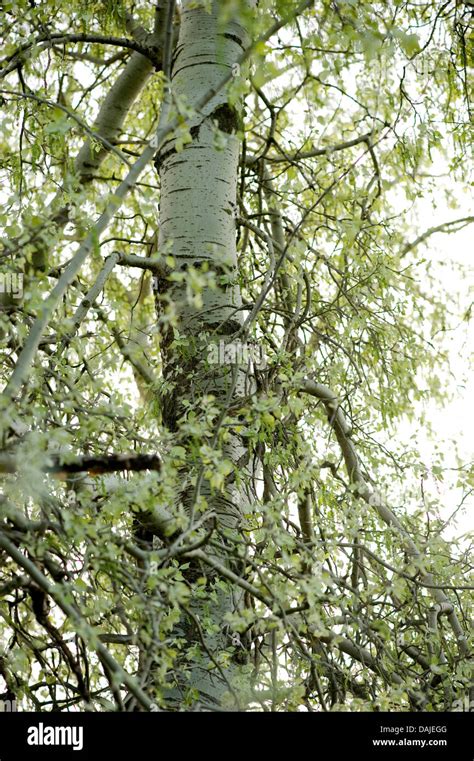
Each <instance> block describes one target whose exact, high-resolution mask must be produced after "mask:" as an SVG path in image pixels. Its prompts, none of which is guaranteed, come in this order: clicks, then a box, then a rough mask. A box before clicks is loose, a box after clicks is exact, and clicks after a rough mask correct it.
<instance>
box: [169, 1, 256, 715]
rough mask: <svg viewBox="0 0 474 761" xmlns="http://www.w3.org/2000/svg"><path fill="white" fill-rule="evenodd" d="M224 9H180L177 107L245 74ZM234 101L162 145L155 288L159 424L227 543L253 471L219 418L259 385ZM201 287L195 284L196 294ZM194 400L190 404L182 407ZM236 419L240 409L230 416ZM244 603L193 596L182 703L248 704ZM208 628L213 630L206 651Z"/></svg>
mask: <svg viewBox="0 0 474 761" xmlns="http://www.w3.org/2000/svg"><path fill="white" fill-rule="evenodd" d="M249 5H250V3H249ZM221 15H222V14H220V13H219V4H218V3H214V4H213V6H212V8H211V10H210V12H207V11H206V10H204V9H203V8H195V7H194V8H193V3H192V2H185V3H184V4H183V12H182V19H181V27H180V35H179V40H178V45H177V48H176V52H175V58H174V61H173V69H172V86H171V92H172V99H173V102H178V103H190V102H193V101H196V99H197V98H199V97H200V96H201V95H203V94H204V93H205V92H207V91H209V89H210V87H212V86H213V85H215V84H217V83H218V82H219V80H220V79H222V77H223V75H224V74H225V73H227V72H228V69H229V67H233V70H234V71H236V72H237V71H238V67H237V66H235V64H236V62H237V60H238V58H239V56H240V55H241V54H242V51H243V50H244V49H245V47H246V46H247V44H248V40H247V35H246V31H245V26H244V23H243V22H242V19H239V20H236V19H235V17H234V18H233V20H231V21H227V22H226V23H225V24H223V23H222V22H221V20H220V18H219V17H220V16H221ZM227 98H228V95H227V92H226V91H225V90H224V91H222V92H220V93H219V94H217V95H216V96H215V97H214V98H213V99H212V100H211V101H210V102H209V103H208V105H207V106H206V107H205V109H203V112H201V113H198V114H195V115H193V116H192V117H191V119H189V120H188V125H189V128H190V137H191V142H188V143H186V144H185V145H184V148H183V149H182V150H180V146H179V145H178V144H177V141H176V137H175V138H173V139H172V140H170V141H168V142H167V143H166V144H165V145H164V146H163V148H162V150H161V151H160V155H159V157H158V159H157V162H156V166H157V169H158V171H159V175H160V181H161V197H160V228H159V244H158V245H159V250H160V251H161V252H164V253H165V252H167V253H168V254H170V255H172V261H173V264H172V266H171V268H170V272H169V274H168V276H167V277H160V278H158V280H157V281H156V282H155V285H156V288H155V293H156V303H157V308H158V314H159V325H160V334H161V342H162V343H161V348H162V356H163V376H164V379H165V392H164V394H163V405H162V406H163V422H164V424H165V425H166V427H167V428H168V430H169V431H170V432H172V433H173V434H174V437H175V440H176V443H179V444H180V445H181V446H184V448H185V450H186V467H185V468H184V469H183V471H182V483H183V488H182V491H181V494H180V500H179V502H180V506H181V509H182V510H183V512H184V513H185V515H186V516H187V518H188V520H189V519H190V521H191V522H192V521H194V520H196V519H197V518H200V517H201V514H200V513H201V512H202V511H203V510H205V511H206V512H210V513H213V514H214V515H215V516H216V518H215V521H216V523H215V532H214V535H213V536H214V537H216V538H218V540H219V541H220V543H221V544H222V543H224V542H226V543H227V545H228V547H229V548H230V547H231V545H232V537H233V536H237V535H238V531H239V528H240V525H241V522H242V518H243V515H244V514H245V513H247V512H248V511H249V509H251V504H252V477H251V473H250V468H249V465H248V459H249V457H248V452H247V448H246V447H245V446H244V444H243V442H242V439H241V437H240V436H239V435H238V433H237V432H236V431H235V428H232V426H226V427H225V436H224V435H222V434H223V430H224V429H223V428H222V427H221V425H222V422H223V418H224V416H225V415H228V414H229V411H230V410H231V409H232V408H235V407H236V406H238V404H239V399H240V400H242V399H243V398H244V397H245V396H248V395H249V393H251V392H252V384H251V378H250V373H249V368H248V367H247V366H246V365H245V364H244V363H242V362H241V363H240V364H239V362H238V361H236V362H234V361H232V346H229V344H231V345H232V337H233V336H235V334H236V332H237V331H238V330H239V329H240V327H241V325H242V323H243V314H242V309H241V306H242V304H241V294H240V288H239V285H238V273H237V251H236V228H235V209H236V192H237V170H238V163H239V139H238V137H237V135H236V132H237V129H238V125H239V121H240V118H241V114H240V108H241V106H240V104H233V105H229V103H228V100H227ZM193 284H197V287H196V288H194V289H193ZM224 346H225V347H227V348H226V349H224ZM226 352H227V353H226ZM227 359H229V360H230V363H229V364H227V362H226V360H227ZM234 359H235V357H234ZM237 360H238V358H237ZM211 396H212V398H213V401H212V406H213V408H214V413H213V422H212V425H211V426H209V425H207V426H206V424H205V422H204V420H205V408H206V406H208V405H207V403H208V402H209V398H210V397H211ZM186 401H188V402H190V406H185V402H186ZM192 415H194V416H196V420H198V421H199V425H201V430H202V432H203V433H202V435H195V434H194V433H192V432H190V430H189V427H188V426H187V423H189V422H190V420H191V416H192ZM235 420H236V416H235V415H234V423H235ZM185 421H187V422H185ZM202 443H205V444H206V445H207V447H208V448H209V449H211V450H212V451H213V452H214V453H215V458H217V459H215V460H214V463H213V464H212V463H211V464H210V466H209V467H208V466H207V465H205V464H203V462H204V461H203V452H202V448H201V449H200V445H201V444H202ZM223 461H225V462H223ZM220 463H221V464H220ZM213 468H214V470H213ZM219 468H221V469H222V470H221V472H222V473H223V476H222V479H223V482H222V484H220V483H218V481H219V477H217V485H216V481H215V477H216V474H217V473H219ZM242 474H243V477H242ZM237 476H239V477H237ZM213 477H214V480H213ZM176 507H177V509H179V506H178V505H177V506H176ZM224 535H225V536H224ZM206 551H207V552H208V553H209V554H210V555H212V556H213V557H214V558H216V559H219V560H220V562H223V563H225V564H226V565H227V566H229V567H230V566H232V568H233V569H234V570H236V568H237V570H242V569H241V563H239V562H236V561H235V560H234V561H231V560H230V558H229V555H230V552H231V550H230V549H229V551H227V552H226V550H223V549H221V548H219V547H216V546H215V545H213V547H212V549H211V547H210V546H208V547H207V548H206ZM239 566H240V568H239ZM203 574H206V575H207V576H208V577H209V568H202V567H198V566H197V565H195V566H194V567H192V568H191V569H190V570H189V571H188V572H187V578H188V579H189V580H190V581H192V580H193V579H195V578H196V576H202V575H203ZM209 583H211V584H212V581H211V580H209ZM241 604H242V594H241V590H239V589H238V588H237V589H235V588H234V589H232V591H231V590H230V588H229V589H227V590H223V589H222V588H216V590H215V594H214V596H213V599H212V601H211V599H210V597H209V595H206V599H205V600H196V599H195V600H194V601H193V602H192V603H191V604H190V606H189V616H188V617H187V620H186V621H182V622H181V625H182V629H181V630H180V633H181V635H182V636H184V638H185V642H186V647H185V649H186V650H187V651H188V652H189V648H190V647H191V646H193V647H192V653H193V654H192V656H191V659H190V660H191V661H192V662H191V663H190V664H188V665H189V671H187V673H186V676H185V671H186V666H185V663H184V662H183V668H182V669H181V673H182V674H183V678H182V683H181V684H180V685H179V686H178V689H177V691H176V693H175V695H176V699H177V701H178V702H182V700H183V698H184V696H185V694H186V693H187V692H188V696H189V689H190V688H191V689H192V690H193V693H192V695H193V697H194V700H195V702H194V705H196V702H197V704H198V706H199V707H201V708H202V707H204V708H206V707H208V708H212V707H216V706H221V705H223V704H224V705H226V706H227V707H232V708H236V707H242V706H241V704H240V702H239V698H238V696H237V694H236V693H235V692H233V691H232V690H230V684H229V681H232V680H233V679H235V677H236V674H237V671H238V668H239V665H238V663H237V662H238V661H242V652H243V651H244V647H243V645H242V644H241V643H240V642H239V639H238V637H236V635H235V634H234V635H232V633H229V632H230V629H229V627H228V626H227V625H226V622H225V615H226V614H227V613H231V612H232V611H234V610H235V609H236V607H239V606H240V605H241ZM204 621H205V624H204V625H202V627H201V623H202V622H204ZM201 628H202V630H203V631H205V632H206V647H205V648H203V647H202V644H203V643H202V641H201V632H200V629H201ZM208 632H211V634H210V635H209V634H208ZM229 647H230V649H231V652H232V648H233V655H232V656H231V657H230V658H229ZM225 650H227V658H226V659H225V660H226V664H225V665H224V661H223V660H222V658H223V654H224V651H225ZM184 660H186V658H184ZM217 663H219V664H220V667H218V666H217V665H216V664H217ZM229 663H230V665H229ZM226 694H227V697H225V696H226ZM229 695H232V698H230V699H229V697H228V696H229ZM188 704H189V697H188Z"/></svg>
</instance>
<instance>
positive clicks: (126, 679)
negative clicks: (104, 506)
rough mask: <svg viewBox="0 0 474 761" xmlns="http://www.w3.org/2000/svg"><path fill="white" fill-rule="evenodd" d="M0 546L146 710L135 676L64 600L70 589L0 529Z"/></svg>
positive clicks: (146, 700) (150, 703)
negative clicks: (54, 581)
mask: <svg viewBox="0 0 474 761" xmlns="http://www.w3.org/2000/svg"><path fill="white" fill-rule="evenodd" d="M0 547H1V548H2V549H3V550H4V551H5V552H6V553H7V554H8V555H9V556H10V557H11V559H12V560H14V561H15V563H17V565H19V566H20V568H23V570H24V571H26V573H27V574H28V575H29V576H30V577H31V579H33V581H34V582H35V583H36V584H37V585H38V586H39V587H40V589H42V590H43V592H45V593H46V594H47V595H49V596H50V597H51V598H52V599H53V600H54V602H55V603H56V605H57V606H58V607H59V608H61V610H62V611H63V613H65V614H66V616H67V617H68V619H69V621H70V623H71V625H73V626H75V628H76V629H77V631H78V633H80V636H81V637H82V638H83V639H84V640H85V641H87V645H88V646H89V647H90V648H91V650H94V651H95V652H96V653H97V655H98V656H100V658H101V659H102V660H103V661H104V663H106V664H107V666H108V667H109V668H110V670H111V671H112V672H113V673H114V675H115V676H116V678H117V679H118V680H119V681H120V682H121V683H122V684H124V685H125V686H126V687H127V688H128V690H129V691H130V692H131V693H132V695H133V696H134V697H135V698H136V699H137V700H138V701H139V703H140V705H142V706H143V707H144V708H145V709H146V710H150V709H151V707H152V706H153V705H154V704H153V701H152V700H150V698H149V697H148V696H147V695H146V694H145V693H144V692H143V690H142V689H141V687H140V686H139V685H138V684H137V683H136V681H135V679H134V678H133V677H132V676H130V674H128V673H127V672H126V671H124V669H123V668H122V667H121V665H120V664H119V663H118V662H117V661H116V660H115V658H114V657H113V656H112V655H111V654H110V652H109V650H108V649H107V648H106V647H105V646H104V645H103V644H102V642H101V641H100V638H99V636H98V635H97V633H96V632H95V631H94V630H93V629H92V627H91V626H90V625H89V624H88V623H87V622H86V619H85V618H84V617H83V616H82V614H81V613H80V612H79V610H78V609H77V607H76V605H75V604H72V603H70V602H67V601H66V596H67V597H68V598H70V597H71V591H70V590H69V589H67V590H66V589H65V588H63V585H62V584H51V582H50V581H49V580H48V579H47V578H46V576H45V575H44V574H43V573H42V572H41V571H40V569H39V568H38V567H37V565H36V564H35V563H33V561H32V560H30V558H27V557H25V555H23V554H22V553H21V552H20V550H19V549H18V547H16V546H15V545H14V544H13V542H11V541H10V539H8V537H7V536H6V535H5V533H4V532H2V531H0Z"/></svg>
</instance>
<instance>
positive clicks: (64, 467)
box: [0, 453, 161, 478]
mask: <svg viewBox="0 0 474 761" xmlns="http://www.w3.org/2000/svg"><path fill="white" fill-rule="evenodd" d="M48 461H49V462H48V464H45V465H43V466H42V468H41V470H42V472H43V473H50V474H52V475H55V476H57V477H58V478H61V477H64V476H67V475H69V474H72V473H89V475H94V476H96V475H97V476H98V475H102V474H103V473H114V472H115V471H119V470H127V471H142V470H157V471H160V470H161V459H160V458H159V456H158V455H156V454H111V455H102V456H100V457H86V456H83V457H77V458H74V459H70V458H68V459H67V460H66V459H65V458H64V456H60V455H51V454H49V455H48ZM18 470H19V465H18V462H17V459H16V457H15V456H14V455H9V454H5V453H4V454H0V473H16V472H17V471H18Z"/></svg>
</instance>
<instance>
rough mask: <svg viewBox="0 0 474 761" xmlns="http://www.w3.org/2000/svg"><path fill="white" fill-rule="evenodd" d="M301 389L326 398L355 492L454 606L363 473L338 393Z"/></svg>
mask: <svg viewBox="0 0 474 761" xmlns="http://www.w3.org/2000/svg"><path fill="white" fill-rule="evenodd" d="M299 390H300V391H302V392H305V393H307V394H311V395H312V396H315V397H316V398H317V399H320V400H321V401H322V402H323V404H324V406H325V408H326V412H327V415H328V420H329V423H330V425H331V427H332V429H333V430H334V433H335V435H336V438H337V440H338V443H339V446H340V447H341V451H342V455H343V457H344V462H345V465H346V469H347V472H348V474H349V478H350V480H351V482H352V484H353V485H354V487H355V493H356V494H357V496H359V497H360V498H361V499H363V500H364V502H366V503H367V504H368V505H370V506H371V507H374V508H375V509H376V511H377V512H378V514H379V516H380V517H381V518H382V520H383V521H384V523H386V524H387V525H388V526H391V527H393V528H395V529H396V531H397V532H398V534H399V535H400V536H401V538H402V540H403V542H404V545H405V548H406V551H407V553H408V555H410V557H411V558H412V559H413V561H414V563H415V565H416V566H417V567H418V568H419V569H420V577H421V580H422V582H423V584H424V585H425V586H426V587H427V588H429V589H430V591H431V595H432V597H433V598H434V600H435V601H436V602H437V603H439V604H441V605H443V606H444V605H446V604H447V605H450V606H451V603H450V601H449V599H448V597H447V595H446V594H445V593H444V591H443V590H442V589H440V588H439V586H437V585H436V584H435V582H434V578H433V574H432V573H430V572H428V571H426V570H425V558H424V556H423V554H422V553H421V551H420V550H419V549H418V547H417V545H416V544H415V542H414V541H413V539H412V538H411V536H410V534H409V533H408V531H407V530H406V529H405V528H404V526H403V525H402V523H401V522H400V521H399V519H398V518H397V516H396V515H395V513H394V512H393V511H392V510H391V509H390V508H389V507H388V506H387V505H386V504H385V503H384V501H383V499H382V496H381V495H380V493H379V492H377V491H376V490H374V491H372V490H371V488H370V487H369V485H368V484H367V481H366V480H365V478H364V476H363V474H362V470H361V466H360V462H359V457H358V455H357V451H356V449H355V446H354V444H353V442H352V441H351V438H350V437H351V428H350V426H349V425H348V423H347V421H346V419H345V416H344V413H343V411H342V409H341V407H340V405H339V401H338V398H337V396H336V394H334V393H333V391H331V389H329V388H328V387H327V386H324V385H323V384H322V383H316V382H315V381H313V380H310V379H305V380H304V381H303V383H302V384H301V386H300V388H299ZM450 610H451V612H450V613H448V614H447V616H448V620H449V623H450V625H451V628H452V630H453V632H454V635H455V637H456V640H457V643H458V648H459V652H460V653H461V655H462V656H464V657H468V656H469V647H468V644H467V637H466V635H465V633H464V630H463V628H462V626H461V624H460V622H459V619H458V617H457V615H456V613H455V612H454V608H453V607H452V606H451V608H450Z"/></svg>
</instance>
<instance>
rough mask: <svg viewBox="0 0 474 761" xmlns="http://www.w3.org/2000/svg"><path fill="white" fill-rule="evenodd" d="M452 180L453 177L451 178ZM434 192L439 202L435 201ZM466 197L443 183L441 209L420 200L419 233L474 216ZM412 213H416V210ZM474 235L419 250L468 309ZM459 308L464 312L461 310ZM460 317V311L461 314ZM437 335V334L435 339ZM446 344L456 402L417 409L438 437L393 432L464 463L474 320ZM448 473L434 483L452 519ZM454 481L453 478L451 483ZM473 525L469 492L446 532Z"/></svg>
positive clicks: (426, 454) (472, 418)
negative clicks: (454, 199)
mask: <svg viewBox="0 0 474 761" xmlns="http://www.w3.org/2000/svg"><path fill="white" fill-rule="evenodd" d="M446 182H448V183H449V177H448V178H447V179H446ZM436 200H437V199H436V196H435V201H436ZM470 200H471V199H467V198H466V201H465V203H463V204H462V205H460V206H459V208H458V209H456V210H454V209H448V208H446V202H445V198H444V194H443V193H442V188H440V191H439V203H438V205H437V208H434V206H433V200H432V199H430V198H428V197H426V198H424V199H421V200H419V201H418V203H417V207H416V209H417V214H416V218H415V219H414V220H413V221H414V222H415V223H416V227H417V229H418V230H419V232H423V231H424V230H426V229H428V228H430V227H433V226H435V225H437V224H440V223H442V222H445V221H449V220H451V219H457V218H461V217H464V216H468V215H472V213H473V209H472V203H471V204H470V203H469V201H470ZM412 216H415V215H414V214H413V215H412ZM473 240H474V225H473V224H471V225H470V226H467V227H465V228H463V229H462V230H460V231H459V232H456V233H453V234H450V235H448V234H445V233H438V234H435V235H433V236H431V237H430V238H429V239H428V240H427V241H426V243H425V244H421V246H420V255H421V254H423V256H428V257H429V258H430V259H431V261H433V262H434V263H435V268H434V272H435V273H436V274H437V275H439V279H440V281H441V282H442V283H443V285H444V288H445V290H446V300H447V301H448V302H449V301H450V296H451V297H455V294H456V293H459V294H460V305H462V307H463V310H464V311H465V310H466V309H467V308H468V306H469V304H470V303H471V302H472V301H473V300H474V268H473V266H472V252H473ZM456 265H461V266H462V267H463V269H464V272H465V275H466V277H462V276H461V274H460V272H459V271H458V270H457V268H456ZM463 310H461V309H459V313H460V315H462V311H463ZM460 320H461V316H460ZM435 340H436V339H435ZM438 340H439V342H440V343H441V345H442V346H443V347H447V349H448V357H449V370H450V372H451V374H452V378H451V384H450V394H451V395H452V396H453V399H452V401H450V402H448V403H446V404H443V405H439V404H438V403H437V402H436V401H434V400H433V399H430V400H429V401H428V402H424V403H423V404H421V403H417V405H416V407H415V409H417V411H419V413H420V414H421V412H422V411H424V413H425V417H426V419H427V421H429V422H430V423H431V425H432V429H433V434H434V437H430V436H429V435H428V433H427V429H426V428H425V426H423V425H422V424H419V423H415V422H414V423H410V422H408V421H405V422H402V424H401V425H400V426H398V427H397V430H396V431H395V432H394V436H393V438H392V442H393V443H402V442H403V441H407V440H408V439H409V437H410V436H412V435H413V434H414V435H415V436H416V438H417V446H418V448H419V450H420V454H421V456H422V458H423V461H424V464H425V465H426V466H427V468H430V467H431V466H432V465H433V463H434V460H435V445H436V443H437V444H438V445H439V444H441V451H442V452H443V454H444V465H445V467H446V468H456V467H458V466H459V463H458V462H457V459H458V458H457V457H456V449H457V453H458V455H459V457H460V458H461V459H462V460H463V462H464V464H465V465H468V464H469V463H471V468H472V463H473V461H474V451H473V430H474V373H473V370H474V367H473V358H474V322H473V320H472V319H471V321H470V322H461V321H460V323H459V325H458V326H457V328H456V329H455V330H454V331H450V332H447V333H445V334H444V335H443V336H439V337H438ZM451 476H452V477H451V478H450V473H449V472H447V473H446V474H445V482H444V485H441V487H440V484H438V486H437V487H436V486H435V485H434V479H431V482H432V486H434V488H432V490H431V491H432V492H434V493H436V491H438V493H439V497H440V500H439V507H440V515H441V517H442V518H443V519H447V518H448V517H449V515H450V514H451V513H452V512H453V511H454V510H455V509H456V507H457V506H458V505H459V503H460V502H461V500H462V498H463V496H464V494H463V491H462V490H461V489H458V488H456V486H455V482H456V480H457V476H456V472H454V471H453V472H452V474H451ZM450 481H451V483H450ZM473 529H474V493H473V494H472V495H471V496H470V497H468V498H467V499H466V500H465V502H464V504H463V507H462V508H461V510H460V511H459V513H458V515H457V525H456V524H453V525H452V526H450V527H449V528H447V529H446V531H445V536H450V535H451V536H452V535H453V534H456V535H459V534H463V533H466V532H472V530H473Z"/></svg>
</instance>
